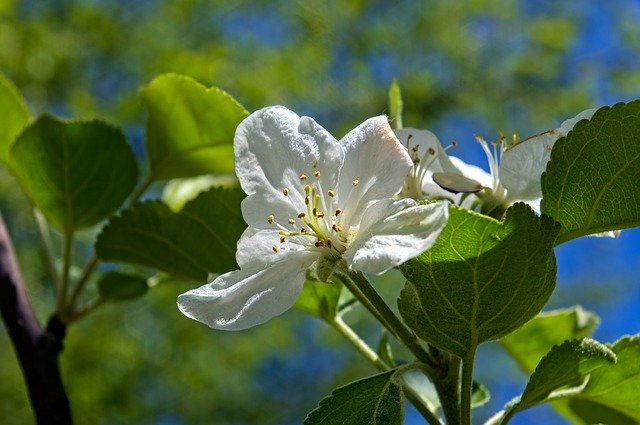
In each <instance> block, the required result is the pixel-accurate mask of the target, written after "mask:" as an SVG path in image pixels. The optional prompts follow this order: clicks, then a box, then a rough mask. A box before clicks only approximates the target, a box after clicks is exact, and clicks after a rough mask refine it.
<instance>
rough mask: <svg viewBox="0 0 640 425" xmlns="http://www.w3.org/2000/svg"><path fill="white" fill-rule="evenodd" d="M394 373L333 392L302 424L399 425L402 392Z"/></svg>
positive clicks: (354, 383) (400, 421) (384, 374)
mask: <svg viewBox="0 0 640 425" xmlns="http://www.w3.org/2000/svg"><path fill="white" fill-rule="evenodd" d="M395 373H396V371H395V370H390V371H388V372H385V373H381V374H379V375H375V376H371V377H369V378H365V379H361V380H359V381H356V382H352V383H351V384H348V385H345V386H344V387H340V388H338V389H336V390H334V391H333V392H332V393H331V395H330V396H329V397H327V398H325V399H323V400H322V401H321V402H320V405H319V406H318V407H317V408H316V409H315V410H314V411H312V412H311V413H309V416H307V418H306V419H305V420H304V424H305V425H363V424H368V425H401V424H402V418H403V415H404V412H403V403H402V401H403V400H402V399H403V397H402V388H401V387H400V385H399V384H398V383H396V382H395V378H394V374H395Z"/></svg>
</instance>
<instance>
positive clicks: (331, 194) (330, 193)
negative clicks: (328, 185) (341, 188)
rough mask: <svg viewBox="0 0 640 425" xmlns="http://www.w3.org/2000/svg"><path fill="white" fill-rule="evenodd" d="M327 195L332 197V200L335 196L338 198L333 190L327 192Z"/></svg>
mask: <svg viewBox="0 0 640 425" xmlns="http://www.w3.org/2000/svg"><path fill="white" fill-rule="evenodd" d="M327 194H328V195H329V196H330V197H332V198H333V197H334V196H336V193H335V192H334V191H333V190H331V189H329V190H328V191H327Z"/></svg>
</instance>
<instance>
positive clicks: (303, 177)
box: [300, 174, 308, 181]
mask: <svg viewBox="0 0 640 425" xmlns="http://www.w3.org/2000/svg"><path fill="white" fill-rule="evenodd" d="M307 178H308V177H307V175H306V174H300V180H301V181H305V180H306V179H307Z"/></svg>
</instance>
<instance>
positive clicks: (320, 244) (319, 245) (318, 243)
mask: <svg viewBox="0 0 640 425" xmlns="http://www.w3.org/2000/svg"><path fill="white" fill-rule="evenodd" d="M314 245H315V246H317V247H321V246H324V242H323V241H316V243H314Z"/></svg>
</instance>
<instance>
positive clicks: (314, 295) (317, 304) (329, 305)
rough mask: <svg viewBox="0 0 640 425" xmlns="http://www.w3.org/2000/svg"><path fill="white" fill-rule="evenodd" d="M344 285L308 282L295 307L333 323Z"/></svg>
mask: <svg viewBox="0 0 640 425" xmlns="http://www.w3.org/2000/svg"><path fill="white" fill-rule="evenodd" d="M341 290H342V285H341V284H340V283H327V282H318V281H313V280H307V281H306V282H305V283H304V286H303V287H302V292H301V293H300V295H299V296H298V299H297V300H296V303H295V304H294V307H295V308H297V309H299V310H302V311H305V312H307V313H309V314H312V315H314V316H317V317H319V318H321V319H323V320H326V321H328V322H331V321H332V320H333V318H334V317H335V316H336V308H337V306H338V300H339V299H340V292H341Z"/></svg>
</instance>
